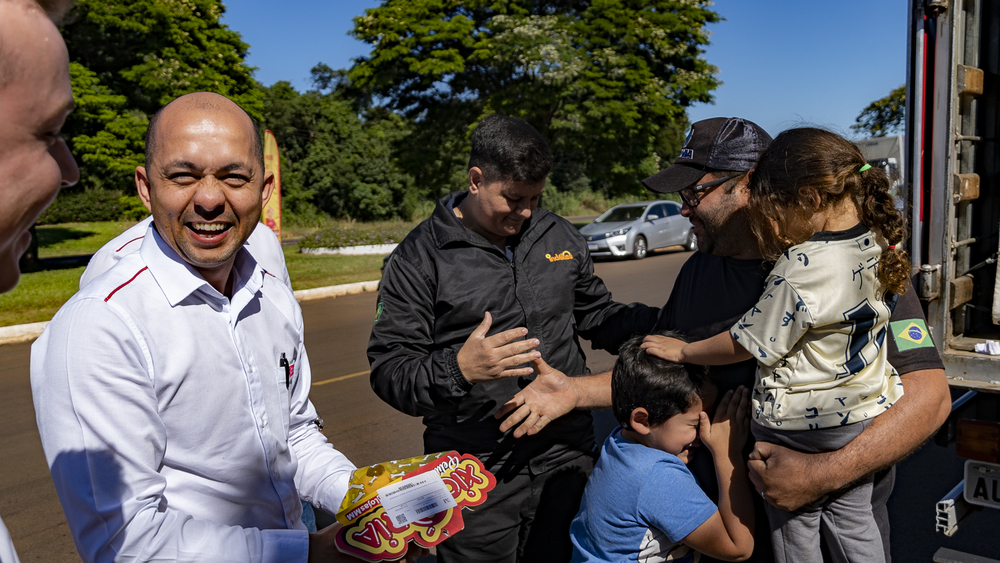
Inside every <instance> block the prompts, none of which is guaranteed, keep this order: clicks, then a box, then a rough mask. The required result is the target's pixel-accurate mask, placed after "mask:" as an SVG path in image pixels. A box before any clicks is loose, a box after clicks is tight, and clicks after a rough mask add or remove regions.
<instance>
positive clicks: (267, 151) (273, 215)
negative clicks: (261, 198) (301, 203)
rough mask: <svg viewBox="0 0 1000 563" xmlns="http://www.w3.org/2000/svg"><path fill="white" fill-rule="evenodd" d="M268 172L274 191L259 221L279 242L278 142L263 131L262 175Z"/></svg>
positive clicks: (279, 177) (279, 187) (279, 167)
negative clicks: (272, 175) (271, 175)
mask: <svg viewBox="0 0 1000 563" xmlns="http://www.w3.org/2000/svg"><path fill="white" fill-rule="evenodd" d="M268 172H273V173H274V191H273V192H271V199H270V200H268V201H267V203H265V204H264V209H263V210H261V213H260V221H261V223H264V224H265V225H267V226H268V227H270V228H271V230H272V231H274V234H275V236H277V237H278V240H281V157H280V156H279V155H278V141H277V140H275V138H274V133H271V131H269V130H268V131H264V174H265V175H266V174H267V173H268Z"/></svg>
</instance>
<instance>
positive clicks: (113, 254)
mask: <svg viewBox="0 0 1000 563" xmlns="http://www.w3.org/2000/svg"><path fill="white" fill-rule="evenodd" d="M152 222H153V218H152V217H146V218H145V219H143V220H142V221H139V222H138V223H136V224H135V225H132V226H131V227H129V228H128V229H126V230H125V232H123V233H122V234H120V235H118V236H116V237H115V238H113V239H111V240H110V241H109V242H107V243H106V244H105V245H104V246H102V247H101V248H100V250H98V251H97V252H95V253H94V255H93V256H91V257H90V262H88V263H87V269H85V270H84V271H83V274H82V275H80V289H83V288H84V286H85V285H87V284H88V283H90V282H92V281H94V280H95V279H97V277H98V276H100V275H101V274H103V273H104V272H107V271H108V270H110V269H111V267H112V266H114V265H115V264H117V263H118V261H119V260H121V259H122V258H124V257H126V256H128V255H129V254H132V253H133V252H136V251H137V250H139V247H140V246H142V239H143V237H145V236H146V230H147V229H149V225H150V224H151V223H152ZM243 246H244V247H246V249H247V250H249V251H250V254H252V255H253V257H254V259H255V260H256V261H257V263H258V264H260V266H261V267H262V268H264V269H265V270H267V271H268V273H270V274H273V275H274V277H276V278H278V281H280V282H282V283H284V284H285V285H287V286H288V287H292V282H291V280H290V279H289V277H288V269H287V268H286V267H285V253H284V252H283V251H282V250H281V241H279V240H278V237H276V236H274V231H272V230H271V228H270V227H268V226H267V225H265V224H264V223H257V227H256V228H254V230H253V232H252V233H250V238H248V239H247V241H246V243H244V244H243Z"/></svg>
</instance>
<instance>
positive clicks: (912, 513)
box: [0, 252, 1000, 562]
mask: <svg viewBox="0 0 1000 563" xmlns="http://www.w3.org/2000/svg"><path fill="white" fill-rule="evenodd" d="M687 256H688V253H686V252H660V253H654V254H653V255H651V256H650V257H649V258H647V259H646V260H643V261H639V262H636V261H625V262H602V263H599V264H597V272H598V274H599V275H601V277H603V278H604V279H605V281H606V282H607V284H608V287H609V288H610V289H611V290H612V292H613V294H614V296H615V299H617V300H619V301H624V302H631V301H643V300H645V301H647V302H650V303H655V304H662V303H664V302H665V301H666V299H667V297H668V295H669V293H670V288H671V286H672V283H673V279H674V277H675V276H676V274H677V270H678V269H679V268H680V265H681V264H682V263H683V261H684V260H685V259H686V258H687ZM374 311H375V294H373V293H363V294H359V295H353V296H347V297H340V298H337V299H322V300H316V301H307V302H305V303H304V304H303V313H304V316H305V323H306V346H307V348H308V350H309V354H310V361H311V362H312V368H313V380H314V388H313V392H312V400H313V402H314V403H315V405H316V407H317V409H318V410H319V412H320V413H321V414H322V415H323V417H324V418H325V419H326V421H327V433H328V436H330V439H331V440H332V441H333V443H334V444H336V446H337V447H338V449H340V450H342V451H343V452H345V453H346V454H347V455H348V456H349V457H350V458H351V459H352V460H353V461H354V462H355V463H357V464H358V465H365V464H370V463H375V462H378V461H384V460H387V459H399V458H402V457H407V456H410V455H416V454H418V453H421V431H422V427H421V425H420V422H419V420H418V419H415V418H411V417H408V416H405V415H402V414H399V413H397V412H395V411H394V410H392V409H391V408H389V407H387V406H386V405H384V404H383V403H382V402H381V401H379V400H378V398H377V397H375V395H374V394H373V393H372V391H371V388H370V387H369V385H368V377H367V370H368V362H367V358H366V356H365V347H366V345H367V342H368V332H369V330H370V326H371V320H372V318H373V316H374ZM28 354H29V346H28V345H26V344H25V345H13V346H3V347H0V444H3V455H2V456H0V515H2V516H3V518H4V521H5V522H6V523H7V526H8V527H9V528H10V531H11V535H12V537H13V538H14V543H15V545H16V547H17V549H18V552H19V554H20V556H21V560H22V561H25V562H27V561H45V562H49V561H53V562H62V561H66V562H77V561H79V558H78V556H77V555H76V551H75V548H74V547H73V542H72V538H71V537H70V536H69V533H68V530H67V527H66V523H65V519H64V517H63V514H62V509H61V507H60V506H59V502H58V499H57V498H56V495H55V490H54V489H53V487H52V482H51V478H50V476H49V472H48V468H47V467H46V465H45V459H44V457H43V455H42V450H41V445H40V443H39V439H38V431H37V429H36V428H35V422H34V409H33V408H32V405H31V398H30V389H29V385H28ZM588 358H589V364H590V366H591V369H593V370H603V369H608V368H609V367H610V366H611V364H612V361H613V358H612V357H611V356H609V355H608V354H605V353H603V352H588ZM604 421H605V423H607V424H610V423H611V422H610V417H605V418H604ZM123 423H127V421H123ZM952 453H953V452H952ZM960 478H961V462H960V461H958V460H957V458H954V457H949V452H947V451H946V450H945V449H943V448H937V447H934V446H929V447H927V448H924V450H922V451H921V452H919V453H918V454H917V455H916V456H914V457H913V458H911V459H910V460H907V461H906V462H905V463H904V464H903V466H902V468H901V471H900V477H899V481H898V485H897V490H898V491H904V492H905V494H897V495H896V496H895V497H894V498H893V500H892V501H891V504H890V508H891V511H892V519H893V526H894V535H893V538H894V541H893V552H894V554H895V555H896V560H897V561H904V562H906V561H930V556H931V554H933V552H934V550H935V549H936V547H937V546H939V545H947V546H948V547H951V548H953V549H962V550H966V551H971V552H974V553H977V554H980V555H983V556H988V557H994V558H1000V545H998V542H997V540H996V538H997V537H998V536H1000V512H998V511H993V512H984V513H981V514H979V515H976V516H973V519H974V520H973V524H974V526H973V527H969V528H963V529H962V530H961V531H960V532H959V534H958V537H957V538H955V539H951V540H947V541H945V540H946V538H944V537H943V536H940V535H938V534H935V533H934V521H933V502H934V501H935V500H937V499H938V498H940V497H941V496H942V495H943V494H944V493H946V492H947V491H948V490H949V489H950V488H951V486H952V485H953V484H954V483H955V482H957V481H958V480H959V479H960Z"/></svg>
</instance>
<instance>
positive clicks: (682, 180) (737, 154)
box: [501, 118, 951, 561]
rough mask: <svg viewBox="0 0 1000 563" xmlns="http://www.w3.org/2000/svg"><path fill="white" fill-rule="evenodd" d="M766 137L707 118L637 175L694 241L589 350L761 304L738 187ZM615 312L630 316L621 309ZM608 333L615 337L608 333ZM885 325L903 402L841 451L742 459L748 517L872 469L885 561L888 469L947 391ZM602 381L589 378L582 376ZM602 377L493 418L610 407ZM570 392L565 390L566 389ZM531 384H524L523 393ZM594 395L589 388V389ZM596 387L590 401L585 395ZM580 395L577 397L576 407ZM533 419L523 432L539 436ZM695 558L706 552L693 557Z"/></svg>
mask: <svg viewBox="0 0 1000 563" xmlns="http://www.w3.org/2000/svg"><path fill="white" fill-rule="evenodd" d="M770 142H771V137H770V136H769V135H768V134H767V133H766V132H765V131H764V130H763V129H761V128H760V127H759V126H757V125H756V124H755V123H753V122H751V121H747V120H745V119H740V118H713V119H706V120H703V121H699V122H697V123H695V124H694V125H692V127H691V132H690V133H689V134H688V137H687V139H686V140H685V142H684V146H683V148H682V149H681V152H680V154H679V155H678V157H677V159H676V161H675V162H674V164H673V166H670V167H669V168H666V169H665V170H662V171H660V172H658V173H657V174H654V175H652V176H650V177H649V178H646V179H645V180H643V185H645V186H646V187H647V188H649V189H650V190H653V191H655V192H659V193H677V194H678V195H679V196H680V197H681V200H682V201H683V203H684V205H683V206H682V207H681V214H682V215H684V216H685V217H687V218H689V219H690V220H691V223H692V224H693V225H694V230H695V234H696V235H697V237H698V251H697V252H695V253H694V254H692V255H691V257H690V258H689V259H688V261H687V262H686V263H685V264H684V266H683V267H682V268H681V271H680V273H679V274H678V276H677V279H676V280H675V281H674V287H673V290H672V292H671V294H670V298H669V300H668V301H667V303H666V305H664V307H663V308H662V309H661V311H660V315H659V317H658V318H657V320H656V322H655V323H654V324H652V325H649V324H648V321H646V320H644V319H639V318H636V319H635V322H632V323H628V322H623V321H621V319H616V325H615V327H614V328H613V329H612V330H610V331H603V332H602V333H601V339H594V340H593V341H592V342H593V344H594V347H595V348H598V347H600V348H604V349H606V350H608V351H610V352H615V351H617V349H618V347H619V346H620V345H621V343H622V342H623V341H624V340H625V339H626V338H628V337H629V336H630V335H631V334H633V333H638V332H644V333H647V334H652V333H654V332H658V331H662V330H667V329H670V330H678V331H681V332H683V333H685V334H686V335H687V336H689V337H690V338H691V339H692V340H701V339H704V338H708V337H710V336H713V335H715V334H718V333H719V332H723V331H725V330H728V329H729V327H731V326H732V325H733V324H734V323H735V322H736V321H737V320H738V319H739V318H740V317H742V315H743V314H744V313H746V312H747V311H748V310H750V308H751V307H752V306H753V305H754V304H755V303H756V302H757V300H758V299H759V297H760V295H761V293H762V290H763V284H764V280H765V279H766V278H767V274H768V272H769V271H770V267H771V264H769V263H765V262H764V261H763V259H762V257H761V253H760V249H759V248H758V247H757V244H756V239H755V238H754V237H753V236H752V234H751V232H750V228H749V222H748V220H747V205H748V203H749V196H750V193H749V191H748V184H749V180H750V177H751V175H752V174H753V167H754V165H755V163H756V161H757V159H758V158H759V156H760V154H761V153H762V152H763V151H764V149H765V148H767V146H768V144H769V143H770ZM622 314H629V312H628V311H624V312H623V313H622ZM890 321H891V323H892V324H893V326H899V325H895V323H896V322H897V321H906V322H905V323H904V325H905V324H909V323H910V322H917V323H924V324H923V326H926V324H925V321H924V316H923V310H922V309H921V307H920V303H919V301H918V300H917V298H916V291H912V290H911V291H908V292H907V293H906V294H905V295H903V296H901V297H900V298H899V300H898V303H897V305H896V308H895V310H894V311H893V315H892V318H891V320H890ZM613 333H614V334H613ZM896 338H897V336H896V334H895V331H894V332H893V333H892V338H887V339H886V341H887V342H888V345H889V362H890V363H891V364H892V365H893V367H895V368H896V370H897V371H898V372H899V373H900V377H901V379H902V381H903V386H904V388H905V390H906V395H905V397H904V398H903V399H902V400H900V401H898V402H897V403H896V404H895V405H893V408H892V409H889V410H888V411H886V414H883V415H882V416H879V417H878V418H876V419H875V421H873V422H872V424H871V425H870V426H869V427H868V428H867V429H866V430H865V431H864V432H863V433H862V434H861V435H860V436H859V437H858V438H856V439H855V440H854V441H852V442H851V443H850V444H848V445H847V446H846V447H844V448H842V449H840V450H836V451H832V452H824V453H820V454H806V453H801V452H796V451H793V450H790V449H787V448H785V447H782V446H780V445H776V444H771V443H764V442H759V443H756V444H755V443H754V442H753V440H752V437H751V439H749V440H748V444H747V451H748V454H749V456H750V462H749V463H748V464H747V466H748V469H749V471H750V479H751V481H753V483H754V485H755V486H756V487H757V490H758V491H759V492H760V493H761V496H760V498H758V499H757V503H756V504H757V506H756V508H757V522H759V523H763V522H766V521H767V518H766V516H765V514H764V512H763V504H762V502H763V500H766V501H767V502H770V503H771V504H773V505H775V506H778V507H780V508H783V509H785V510H795V509H797V508H798V507H800V506H802V505H804V504H807V503H809V502H812V501H814V500H816V499H818V498H819V497H821V496H823V495H826V494H836V491H837V490H838V489H840V488H842V487H845V486H847V485H849V484H850V483H852V482H854V481H855V480H857V479H859V478H860V477H862V476H864V475H866V474H868V473H871V472H876V471H877V472H878V473H877V474H876V483H875V490H874V491H873V495H872V504H873V511H874V513H875V518H876V522H877V523H878V526H879V530H880V532H881V533H882V539H883V545H884V547H885V551H886V554H885V555H886V561H890V557H889V524H888V514H887V511H886V506H885V503H886V501H887V500H888V497H889V494H890V493H891V492H892V485H893V479H894V477H895V471H894V467H893V466H894V464H895V463H897V462H899V461H900V460H902V459H903V458H905V457H906V456H907V455H909V454H910V453H911V452H913V450H915V449H916V448H917V447H919V446H920V445H921V444H922V443H923V442H924V440H926V439H927V438H928V437H930V436H931V434H933V433H934V431H935V430H937V428H938V427H939V426H940V425H941V424H942V423H943V422H944V420H945V418H947V416H948V413H949V411H950V407H951V404H950V395H949V391H948V384H947V380H946V379H945V374H944V367H943V365H942V363H941V359H940V357H939V356H938V354H937V350H936V349H935V348H934V347H933V344H932V343H930V342H929V341H928V342H927V343H926V346H922V347H910V346H908V345H907V346H903V350H900V347H899V346H898V343H897V340H896ZM755 371H756V362H755V361H754V360H748V361H746V362H741V363H738V364H732V365H729V366H713V367H712V369H711V371H710V373H709V375H710V377H711V379H712V381H713V382H714V383H715V384H716V385H717V386H718V391H719V393H725V392H726V391H727V390H729V389H735V388H736V387H737V386H739V385H745V386H748V387H749V386H750V385H752V384H753V382H754V374H755ZM602 378H603V379H606V380H607V382H608V383H607V385H605V386H600V385H595V384H594V381H588V379H591V380H595V381H597V380H601V379H602ZM610 380H611V374H610V372H609V373H604V374H598V375H594V376H590V377H589V378H572V379H566V380H565V381H564V380H563V378H562V375H561V374H558V373H557V374H552V373H549V374H547V377H546V378H544V379H543V378H539V380H537V381H536V382H534V383H533V384H532V385H529V386H528V388H526V389H525V390H524V391H522V393H521V394H519V395H518V396H515V397H514V398H513V399H512V400H511V401H510V402H509V403H508V408H507V409H505V410H503V411H501V412H502V413H506V412H510V411H511V410H513V409H514V408H517V409H518V410H517V411H515V414H514V415H512V416H511V417H509V418H508V420H506V421H505V422H504V426H503V428H510V427H513V426H514V425H516V424H517V423H519V422H520V421H521V420H522V419H524V418H526V417H527V416H528V413H530V414H532V415H535V416H544V417H545V419H546V420H548V419H551V418H553V417H558V416H560V414H561V413H562V412H564V411H566V410H567V409H571V408H576V405H577V404H605V401H606V404H607V405H610V402H611V392H610ZM566 383H568V384H569V386H570V387H571V390H570V391H566V390H565V384H566ZM532 386H534V388H532ZM595 390H596V391H595ZM594 392H599V393H606V395H603V396H600V397H594V396H593V393H594ZM575 401H579V402H575ZM539 429H540V427H539V426H538V425H537V424H535V425H534V426H532V427H530V428H526V429H525V430H526V431H527V432H528V433H531V432H537V431H538V430H539ZM704 453H705V452H699V453H698V454H697V455H693V456H692V459H691V462H690V464H689V468H690V469H691V471H692V472H693V473H694V474H695V476H697V477H698V481H699V483H701V485H702V487H703V488H705V489H706V492H708V493H709V496H711V497H712V498H716V496H714V495H717V490H716V489H717V487H716V483H715V477H714V470H713V467H712V459H711V456H709V455H704ZM755 535H756V541H755V549H754V554H753V556H752V557H751V559H750V560H751V561H768V560H771V558H772V556H773V555H772V553H771V541H770V535H769V533H768V530H767V527H766V526H763V525H758V526H757V533H756V534H755ZM703 560H704V559H703Z"/></svg>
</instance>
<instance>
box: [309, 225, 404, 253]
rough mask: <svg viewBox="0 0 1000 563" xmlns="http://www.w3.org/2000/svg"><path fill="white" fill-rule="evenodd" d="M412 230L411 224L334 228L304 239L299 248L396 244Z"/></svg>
mask: <svg viewBox="0 0 1000 563" xmlns="http://www.w3.org/2000/svg"><path fill="white" fill-rule="evenodd" d="M411 230H413V225H412V224H409V223H403V224H399V223H396V224H389V225H385V224H382V225H379V224H375V225H358V226H351V227H332V228H329V229H325V230H322V231H319V232H318V233H315V234H312V235H307V236H304V237H302V240H300V241H299V248H344V247H347V246H366V245H377V244H395V243H397V242H399V241H401V240H403V239H404V238H405V237H406V235H407V234H409V232H410V231H411Z"/></svg>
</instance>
